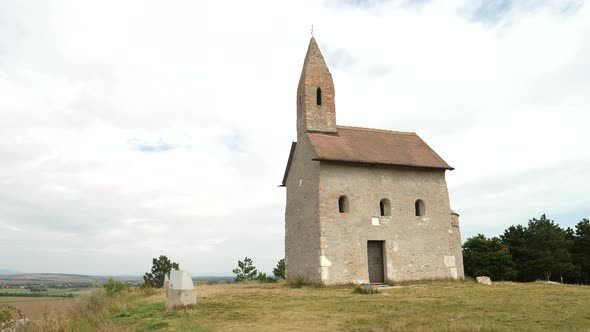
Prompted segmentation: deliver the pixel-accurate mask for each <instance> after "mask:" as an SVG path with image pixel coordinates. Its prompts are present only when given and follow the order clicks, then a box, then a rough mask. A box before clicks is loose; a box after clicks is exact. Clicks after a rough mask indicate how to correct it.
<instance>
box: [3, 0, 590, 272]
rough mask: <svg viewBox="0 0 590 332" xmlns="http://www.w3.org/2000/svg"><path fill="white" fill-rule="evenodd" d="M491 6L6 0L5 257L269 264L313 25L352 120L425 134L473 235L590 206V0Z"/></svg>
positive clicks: (32, 264) (125, 267)
mask: <svg viewBox="0 0 590 332" xmlns="http://www.w3.org/2000/svg"><path fill="white" fill-rule="evenodd" d="M484 3H485V2H464V1H444V2H443V1H420V2H406V1H375V2H373V1H368V2H366V1H348V2H338V1H326V2H324V3H320V2H315V1H293V2H289V3H287V2H276V1H253V2H242V1H224V2H207V3H204V2H194V1H172V2H167V3H166V4H163V3H161V2H157V1H126V2H120V1H102V2H91V1H65V0H64V1H57V0H55V1H51V2H45V1H32V0H31V1H18V2H9V1H2V2H0V165H2V166H0V252H2V256H1V261H0V265H1V266H2V267H6V268H11V269H19V270H23V271H36V272H41V271H55V272H76V273H95V274H123V273H139V272H142V271H147V270H148V269H149V264H150V263H151V258H152V257H155V256H157V255H160V254H166V255H168V256H169V257H171V258H172V259H175V260H177V261H179V262H181V265H182V266H184V267H186V268H188V269H189V270H191V271H194V273H197V274H205V273H224V274H227V273H230V271H231V269H232V268H233V267H234V265H235V263H236V260H237V259H239V258H243V256H245V255H248V256H250V257H253V258H254V259H255V262H256V263H257V264H258V265H259V267H260V268H261V269H262V270H264V271H270V270H271V268H272V267H273V266H274V264H275V263H276V261H277V260H278V259H279V258H281V257H282V256H283V236H284V234H283V231H284V224H283V223H284V220H283V211H284V197H285V193H284V189H282V188H277V187H276V186H277V185H278V184H279V183H280V181H281V179H282V175H283V171H284V166H285V162H286V158H287V156H288V149H289V146H290V142H291V141H292V140H294V139H295V102H294V101H295V92H296V87H297V83H298V80H299V74H300V71H301V65H302V62H303V57H304V55H305V50H306V47H307V43H308V38H309V29H310V27H311V24H314V31H315V32H314V33H315V36H316V38H317V39H318V42H319V44H320V47H321V48H322V50H323V52H324V55H325V56H326V59H327V61H328V64H329V65H330V66H331V70H332V73H333V76H334V80H335V84H336V93H337V101H336V102H337V112H338V113H337V117H338V122H339V123H340V124H343V125H356V126H366V127H376V128H384V129H394V130H409V131H416V132H417V133H418V134H420V135H421V136H422V137H423V138H424V139H425V140H426V141H427V142H428V143H429V144H430V145H431V146H432V147H433V148H434V149H435V150H436V151H437V152H439V154H440V155H442V156H443V158H445V159H446V160H447V161H448V162H449V163H450V164H451V165H452V166H454V167H456V170H455V171H453V172H450V173H449V174H448V176H447V178H448V183H449V187H450V190H449V191H450V194H451V202H452V204H453V208H454V209H455V210H457V211H458V212H459V213H461V218H462V219H461V220H462V231H463V234H464V236H469V235H473V234H475V233H477V232H484V233H487V234H488V235H495V234H497V233H499V232H500V231H502V230H503V229H505V228H506V227H507V226H509V225H510V224H513V223H519V222H526V221H527V219H528V218H531V217H533V216H538V215H539V214H541V213H543V212H547V213H549V215H550V217H551V214H553V215H555V216H559V215H568V216H572V215H576V213H579V218H581V217H582V216H585V217H587V214H588V213H590V198H588V195H587V193H588V190H587V185H588V183H590V181H589V180H590V179H589V178H588V174H590V152H588V151H590V150H588V149H586V148H585V144H586V142H587V141H588V139H587V137H586V136H587V134H586V133H585V129H586V124H587V123H588V122H590V116H589V115H588V112H587V110H588V108H589V106H590V97H589V96H590V95H589V94H588V91H590V78H589V77H590V63H589V60H588V59H590V46H588V43H585V39H586V36H587V35H588V34H589V33H590V6H588V5H587V4H582V3H580V2H574V1H569V2H558V1H545V2H542V3H539V2H509V1H500V2H497V3H496V6H491V7H490V6H484ZM482 6H484V7H485V8H484V7H482ZM584 213H585V214H586V215H583V214H584ZM576 216H577V215H576ZM557 221H559V222H563V223H570V224H571V223H573V222H575V220H567V221H562V220H559V219H558V220H557Z"/></svg>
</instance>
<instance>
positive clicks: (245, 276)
mask: <svg viewBox="0 0 590 332" xmlns="http://www.w3.org/2000/svg"><path fill="white" fill-rule="evenodd" d="M232 272H233V273H234V274H235V275H236V282H241V281H245V280H255V279H256V278H257V276H258V270H256V267H255V266H254V264H253V262H252V259H250V258H248V257H246V258H244V261H243V262H242V261H240V260H238V268H237V269H233V271H232Z"/></svg>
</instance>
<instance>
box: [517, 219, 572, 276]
mask: <svg viewBox="0 0 590 332" xmlns="http://www.w3.org/2000/svg"><path fill="white" fill-rule="evenodd" d="M528 232H529V234H530V235H529V237H528V239H527V247H528V250H529V252H530V253H531V261H530V262H529V265H528V269H529V272H532V273H536V274H537V276H538V275H539V273H542V275H543V277H544V278H545V280H546V281H549V280H551V276H552V275H556V276H559V277H563V276H564V275H565V274H567V273H571V272H572V271H574V265H573V264H572V260H571V256H570V250H571V246H572V243H571V242H570V241H568V239H567V233H566V231H565V230H563V229H562V228H561V227H559V225H558V224H555V222H554V221H553V220H551V219H548V218H547V216H546V215H545V214H543V215H542V216H541V218H539V219H536V218H533V219H532V220H530V221H529V225H528Z"/></svg>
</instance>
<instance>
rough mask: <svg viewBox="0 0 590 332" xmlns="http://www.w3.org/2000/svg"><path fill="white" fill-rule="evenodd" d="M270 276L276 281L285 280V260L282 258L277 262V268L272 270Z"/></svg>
mask: <svg viewBox="0 0 590 332" xmlns="http://www.w3.org/2000/svg"><path fill="white" fill-rule="evenodd" d="M272 274H274V275H275V278H276V279H285V259H284V258H282V259H281V260H279V261H278V262H277V266H276V267H275V268H274V269H272Z"/></svg>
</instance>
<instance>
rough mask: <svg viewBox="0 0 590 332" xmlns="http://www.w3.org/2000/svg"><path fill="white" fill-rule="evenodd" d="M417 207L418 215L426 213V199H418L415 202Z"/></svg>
mask: <svg viewBox="0 0 590 332" xmlns="http://www.w3.org/2000/svg"><path fill="white" fill-rule="evenodd" d="M415 208H416V217H422V216H423V215H424V212H425V210H426V208H425V207H424V201H423V200H421V199H419V200H417V201H416V204H415Z"/></svg>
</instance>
